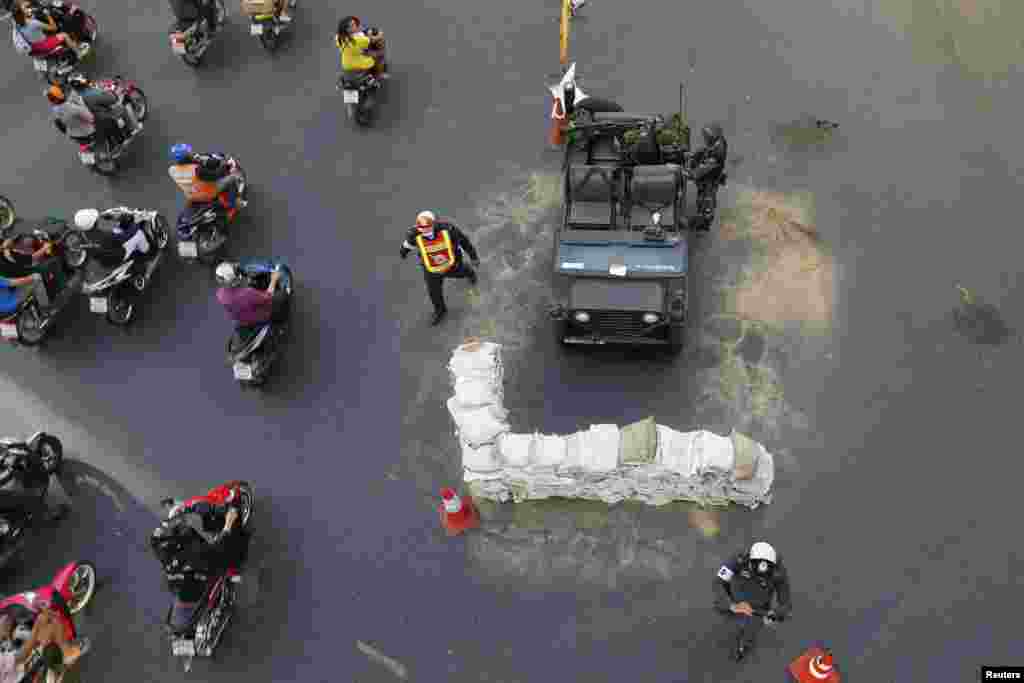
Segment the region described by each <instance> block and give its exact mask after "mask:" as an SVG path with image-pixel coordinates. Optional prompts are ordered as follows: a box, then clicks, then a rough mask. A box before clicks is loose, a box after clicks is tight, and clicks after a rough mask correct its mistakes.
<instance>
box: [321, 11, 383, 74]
mask: <svg viewBox="0 0 1024 683" xmlns="http://www.w3.org/2000/svg"><path fill="white" fill-rule="evenodd" d="M383 41H384V34H383V33H381V32H379V31H376V30H374V29H370V30H369V31H368V32H364V31H363V25H362V23H361V22H360V21H359V19H358V17H345V18H344V19H342V20H341V21H339V22H338V33H337V35H336V36H335V38H334V44H335V45H336V46H337V48H338V50H339V51H340V52H341V68H342V70H343V71H369V70H373V72H374V73H375V74H376V75H377V76H378V77H379V78H387V77H388V75H387V73H385V71H386V70H387V64H386V63H385V59H384V44H383Z"/></svg>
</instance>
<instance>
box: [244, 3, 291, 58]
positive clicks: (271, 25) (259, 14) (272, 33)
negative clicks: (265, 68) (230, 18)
mask: <svg viewBox="0 0 1024 683" xmlns="http://www.w3.org/2000/svg"><path fill="white" fill-rule="evenodd" d="M287 2H288V7H289V8H294V7H295V5H296V4H297V3H296V0H287ZM242 5H243V7H244V8H245V12H246V14H248V15H249V33H250V34H251V35H254V36H257V37H258V38H259V39H260V43H261V44H262V45H263V47H264V48H265V49H266V50H267V51H268V52H273V51H274V50H276V49H277V46H278V45H279V44H280V42H281V34H282V33H284V32H285V31H287V30H288V28H289V26H291V22H283V21H281V20H280V19H279V18H278V15H277V13H275V12H274V2H273V0H243V3H242Z"/></svg>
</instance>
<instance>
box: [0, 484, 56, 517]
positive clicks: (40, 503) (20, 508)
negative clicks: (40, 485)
mask: <svg viewBox="0 0 1024 683" xmlns="http://www.w3.org/2000/svg"><path fill="white" fill-rule="evenodd" d="M45 511H46V497H45V496H44V495H43V491H42V490H22V491H18V490H2V491H0V514H2V515H17V516H21V515H24V514H26V513H33V514H37V515H38V514H40V513H42V512H45Z"/></svg>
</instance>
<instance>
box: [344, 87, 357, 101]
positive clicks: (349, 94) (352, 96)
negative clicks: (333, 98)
mask: <svg viewBox="0 0 1024 683" xmlns="http://www.w3.org/2000/svg"><path fill="white" fill-rule="evenodd" d="M342 95H343V96H344V97H345V104H359V91H358V90H343V91H342Z"/></svg>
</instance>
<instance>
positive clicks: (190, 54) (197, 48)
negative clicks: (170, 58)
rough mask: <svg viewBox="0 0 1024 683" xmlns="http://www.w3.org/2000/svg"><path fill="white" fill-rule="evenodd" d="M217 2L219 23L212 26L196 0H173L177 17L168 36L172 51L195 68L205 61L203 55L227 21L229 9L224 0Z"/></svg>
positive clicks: (216, 0)
mask: <svg viewBox="0 0 1024 683" xmlns="http://www.w3.org/2000/svg"><path fill="white" fill-rule="evenodd" d="M215 2H216V3H217V25H216V26H210V25H209V24H208V22H207V21H206V19H204V18H202V17H201V15H200V12H199V5H198V3H197V2H195V1H194V0H171V8H172V10H173V11H174V15H175V17H177V19H176V20H175V22H174V23H173V24H172V25H171V30H170V31H169V33H168V37H169V38H170V41H171V52H173V53H174V54H176V55H178V56H179V57H181V61H183V62H185V64H187V65H189V66H191V67H193V68H195V67H197V66H199V65H200V64H201V63H202V61H203V55H205V54H206V51H207V50H208V49H209V48H210V45H211V44H212V43H213V37H214V36H215V35H217V33H218V32H219V31H220V29H221V27H222V26H223V25H224V23H225V21H227V16H228V10H227V8H226V7H225V6H224V0H215Z"/></svg>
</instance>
